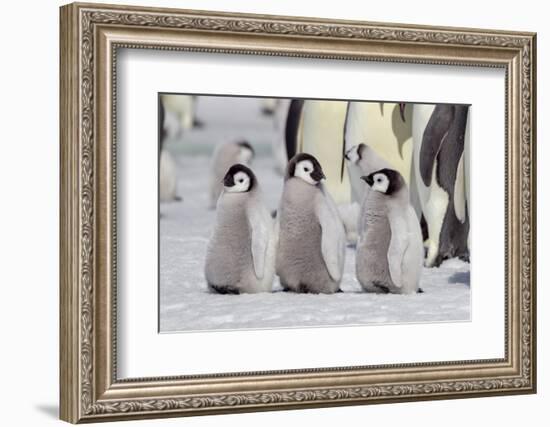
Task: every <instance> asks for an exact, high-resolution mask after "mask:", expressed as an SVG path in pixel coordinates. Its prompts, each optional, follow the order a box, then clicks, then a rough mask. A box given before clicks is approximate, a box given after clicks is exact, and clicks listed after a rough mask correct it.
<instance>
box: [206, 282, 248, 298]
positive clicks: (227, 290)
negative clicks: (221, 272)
mask: <svg viewBox="0 0 550 427" xmlns="http://www.w3.org/2000/svg"><path fill="white" fill-rule="evenodd" d="M208 286H209V287H210V289H212V290H213V291H214V292H217V293H218V294H222V295H239V294H240V293H241V292H240V291H239V290H238V289H237V288H234V287H232V286H224V285H222V286H218V285H213V284H211V283H209V284H208Z"/></svg>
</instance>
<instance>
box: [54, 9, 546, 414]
mask: <svg viewBox="0 0 550 427" xmlns="http://www.w3.org/2000/svg"><path fill="white" fill-rule="evenodd" d="M535 42H536V36H535V34H533V33H518V32H505V31H487V30H474V29H458V28H435V27H423V26H411V25H400V24H399V25H398V24H381V23H367V22H352V21H328V20H321V19H310V18H294V17H281V16H263V15H242V14H229V13H217V12H198V11H188V10H174V9H156V8H155V9H153V8H138V7H126V6H112V5H98V4H71V5H67V6H63V7H62V8H61V39H60V43H61V47H60V50H61V82H60V88H61V89H60V91H61V94H60V105H61V107H60V108H61V113H60V114H61V119H60V135H61V206H60V209H61V220H60V221H61V222H60V228H61V236H60V246H61V248H60V251H61V254H60V256H61V266H60V268H61V269H60V272H61V280H60V305H61V313H60V316H61V320H60V324H61V331H60V338H61V339H60V341H61V344H60V345H61V351H60V354H61V355H60V372H61V374H60V382H61V418H62V419H63V420H66V421H70V422H73V423H76V422H85V421H102V420H115V419H128V418H151V417H166V416H181V415H200V414H214V413H227V412H242V411H258V410H275V409H288V408H306V407H319V406H329V405H352V404H366V403H383V402H399V401H410V400H425V399H443V398H457V397H475V396H486V395H493V394H503V393H508V394H518V393H533V392H535V389H536V386H535V384H536V340H535V327H536V319H535V291H536V288H535V279H536V258H535V255H536V254H535V246H536V245H535V236H536V222H535V221H536V218H535V215H536V191H535V190H536V187H535V176H536V171H535V122H536V120H535V69H536V64H535V59H536V56H535V52H536V44H535ZM118 47H130V48H136V49H141V48H152V49H170V50H192V51H203V52H222V53H228V54H230V53H241V54H251V55H283V56H298V57H313V58H332V59H334V58H338V59H346V60H359V61H360V60H370V61H373V60H374V61H392V62H407V63H429V64H448V65H472V66H482V67H502V68H504V69H505V71H506V92H505V97H506V110H507V116H506V139H507V140H506V176H505V177H503V179H505V181H506V212H505V215H506V229H505V230H504V231H505V233H506V237H507V239H506V272H505V275H506V284H505V292H506V307H505V310H506V324H505V328H506V342H505V358H503V359H498V360H474V361H465V362H463V361H460V362H445V363H425V364H410V365H409V364H407V365H399V366H395V365H394V366H389V365H385V366H378V367H351V368H345V367H341V368H334V369H311V370H300V371H285V372H253V373H243V374H238V375H230V374H219V375H209V376H193V377H180V378H150V379H136V380H132V381H120V380H117V378H116V359H115V354H116V345H115V344H116V342H115V335H114V333H113V331H114V330H115V329H114V328H115V315H116V311H115V310H116V299H115V295H116V294H115V292H116V288H115V282H116V257H115V254H116V232H115V229H114V224H115V220H116V216H115V215H116V210H115V209H114V206H115V195H116V187H115V186H114V176H115V166H116V161H115V160H116V159H115V157H114V156H115V151H114V149H113V147H114V135H115V133H114V129H115V126H116V116H115V111H114V107H113V106H114V101H115V99H114V91H113V89H114V85H115V78H116V74H115V73H114V68H113V66H114V64H115V63H116V51H117V48H118ZM503 95H504V93H503Z"/></svg>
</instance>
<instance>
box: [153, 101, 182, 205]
mask: <svg viewBox="0 0 550 427" xmlns="http://www.w3.org/2000/svg"><path fill="white" fill-rule="evenodd" d="M158 136H159V151H160V153H159V200H160V201H161V202H170V201H173V200H180V197H179V196H178V194H177V176H176V162H175V161H174V158H173V157H172V155H171V154H170V152H169V151H168V150H167V149H166V144H165V141H166V136H167V130H166V111H165V108H164V104H163V101H162V99H161V98H160V97H159V123H158Z"/></svg>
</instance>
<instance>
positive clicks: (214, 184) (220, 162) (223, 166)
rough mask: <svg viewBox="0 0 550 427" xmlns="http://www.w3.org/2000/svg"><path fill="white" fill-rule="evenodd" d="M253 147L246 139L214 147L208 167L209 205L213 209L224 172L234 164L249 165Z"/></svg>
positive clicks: (220, 188)
mask: <svg viewBox="0 0 550 427" xmlns="http://www.w3.org/2000/svg"><path fill="white" fill-rule="evenodd" d="M253 158H254V149H253V148H252V146H251V145H250V144H249V143H248V142H246V141H240V142H230V143H226V144H221V145H219V146H217V147H216V149H215V150H214V154H213V157H212V163H211V167H210V185H209V187H210V191H209V207H210V209H214V208H215V207H216V202H217V201H218V197H219V196H220V193H221V192H222V189H223V186H222V181H223V179H224V178H223V177H224V175H225V173H226V172H227V170H228V169H229V168H230V167H231V165H234V164H242V165H246V166H250V163H251V162H252V159H253Z"/></svg>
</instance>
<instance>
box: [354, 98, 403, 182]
mask: <svg viewBox="0 0 550 427" xmlns="http://www.w3.org/2000/svg"><path fill="white" fill-rule="evenodd" d="M411 107H412V106H411V104H407V105H406V106H405V110H404V112H403V117H404V120H403V118H402V117H401V112H400V108H399V104H397V103H391V102H350V108H349V112H348V118H347V124H346V149H349V148H351V147H352V146H353V145H358V144H361V143H364V144H367V145H368V146H369V147H371V148H372V149H373V150H374V151H375V153H376V154H378V155H379V156H380V157H382V159H384V160H385V161H386V162H388V163H389V164H390V166H391V167H392V168H394V169H396V170H397V171H399V173H400V174H401V176H403V178H404V179H405V181H406V183H407V185H409V184H410V181H411V179H410V177H411V163H412V153H413V141H412V125H411V123H412V108H411Z"/></svg>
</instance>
